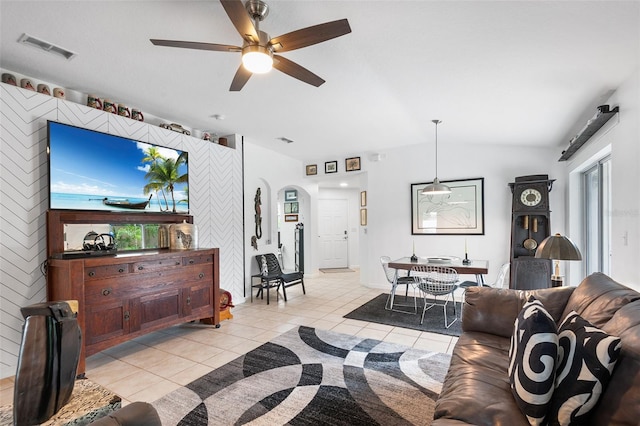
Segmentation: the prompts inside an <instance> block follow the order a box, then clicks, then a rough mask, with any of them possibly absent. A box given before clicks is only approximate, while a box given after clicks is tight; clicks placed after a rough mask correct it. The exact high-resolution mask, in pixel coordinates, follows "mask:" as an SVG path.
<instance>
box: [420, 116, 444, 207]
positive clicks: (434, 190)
mask: <svg viewBox="0 0 640 426" xmlns="http://www.w3.org/2000/svg"><path fill="white" fill-rule="evenodd" d="M431 122H432V123H433V124H435V125H436V177H435V179H433V183H431V184H429V185H427V186H425V187H424V189H423V190H422V191H421V194H422V195H444V194H451V188H449V187H448V186H447V185H445V184H443V183H440V179H438V124H440V123H442V121H440V120H431Z"/></svg>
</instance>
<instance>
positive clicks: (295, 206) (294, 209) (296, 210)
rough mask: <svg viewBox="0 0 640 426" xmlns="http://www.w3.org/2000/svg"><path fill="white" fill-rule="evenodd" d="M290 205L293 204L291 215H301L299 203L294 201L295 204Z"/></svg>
mask: <svg viewBox="0 0 640 426" xmlns="http://www.w3.org/2000/svg"><path fill="white" fill-rule="evenodd" d="M289 204H291V213H299V210H298V202H297V201H294V202H293V203H289Z"/></svg>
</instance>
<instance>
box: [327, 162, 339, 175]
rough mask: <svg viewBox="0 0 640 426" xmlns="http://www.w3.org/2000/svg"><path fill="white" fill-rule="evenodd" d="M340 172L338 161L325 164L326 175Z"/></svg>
mask: <svg viewBox="0 0 640 426" xmlns="http://www.w3.org/2000/svg"><path fill="white" fill-rule="evenodd" d="M337 171H338V162H337V161H327V162H326V163H324V172H325V173H336V172H337Z"/></svg>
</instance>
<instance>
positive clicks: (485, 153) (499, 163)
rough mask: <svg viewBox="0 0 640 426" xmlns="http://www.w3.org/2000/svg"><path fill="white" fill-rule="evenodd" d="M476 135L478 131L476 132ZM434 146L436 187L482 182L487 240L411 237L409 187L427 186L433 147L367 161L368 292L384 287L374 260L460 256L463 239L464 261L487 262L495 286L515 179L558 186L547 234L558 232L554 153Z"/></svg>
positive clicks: (505, 253) (560, 207)
mask: <svg viewBox="0 0 640 426" xmlns="http://www.w3.org/2000/svg"><path fill="white" fill-rule="evenodd" d="M478 132H479V133H482V129H478ZM440 140H441V141H443V143H440V144H439V146H438V149H439V152H438V157H439V162H438V174H439V176H438V177H439V178H440V180H455V179H465V178H478V177H484V217H485V235H475V236H471V235H470V236H463V235H460V236H457V235H453V236H452V235H443V236H436V235H412V234H411V198H410V185H411V184H412V183H420V182H429V181H432V180H433V177H434V174H435V171H434V163H433V156H432V155H433V154H432V149H433V145H429V144H427V143H422V144H418V145H413V146H405V147H400V148H396V149H394V150H389V151H387V152H384V154H386V158H385V159H384V160H383V161H380V162H368V164H366V167H367V170H368V176H369V180H368V184H367V185H368V189H367V203H368V222H369V223H368V226H367V235H366V244H364V245H363V250H364V251H365V254H364V258H365V260H364V262H366V263H365V264H363V265H361V274H362V277H361V279H362V282H363V283H368V284H369V285H372V286H384V287H386V286H387V281H386V279H385V276H384V273H383V270H382V267H381V266H380V256H383V255H387V256H390V257H391V258H392V259H394V258H399V257H403V256H410V255H411V254H412V246H413V243H414V242H415V247H416V255H418V256H428V255H453V256H459V257H463V256H464V244H465V239H466V240H467V244H468V253H469V258H471V259H484V260H488V261H489V274H488V276H487V277H486V279H487V280H488V281H489V282H491V281H493V280H494V279H495V277H496V275H497V273H498V269H499V268H500V265H502V264H503V263H505V262H508V260H509V246H510V238H511V197H512V195H511V190H510V189H509V186H508V183H509V182H513V181H514V178H515V177H516V176H524V175H532V174H548V175H549V178H550V179H556V182H555V183H554V185H553V190H552V191H551V194H550V204H551V210H552V212H551V232H560V233H563V232H564V223H565V221H564V202H563V200H564V189H565V178H564V176H563V167H562V166H561V165H560V164H559V163H558V158H559V157H560V152H559V149H557V148H556V149H548V148H547V149H544V148H527V147H510V146H499V145H456V144H455V143H447V141H446V138H445V137H442V138H440Z"/></svg>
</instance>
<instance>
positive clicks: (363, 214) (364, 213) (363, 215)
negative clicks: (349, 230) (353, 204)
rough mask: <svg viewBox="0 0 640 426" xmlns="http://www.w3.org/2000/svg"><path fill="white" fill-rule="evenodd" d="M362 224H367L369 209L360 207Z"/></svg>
mask: <svg viewBox="0 0 640 426" xmlns="http://www.w3.org/2000/svg"><path fill="white" fill-rule="evenodd" d="M360 226H367V209H360Z"/></svg>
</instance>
